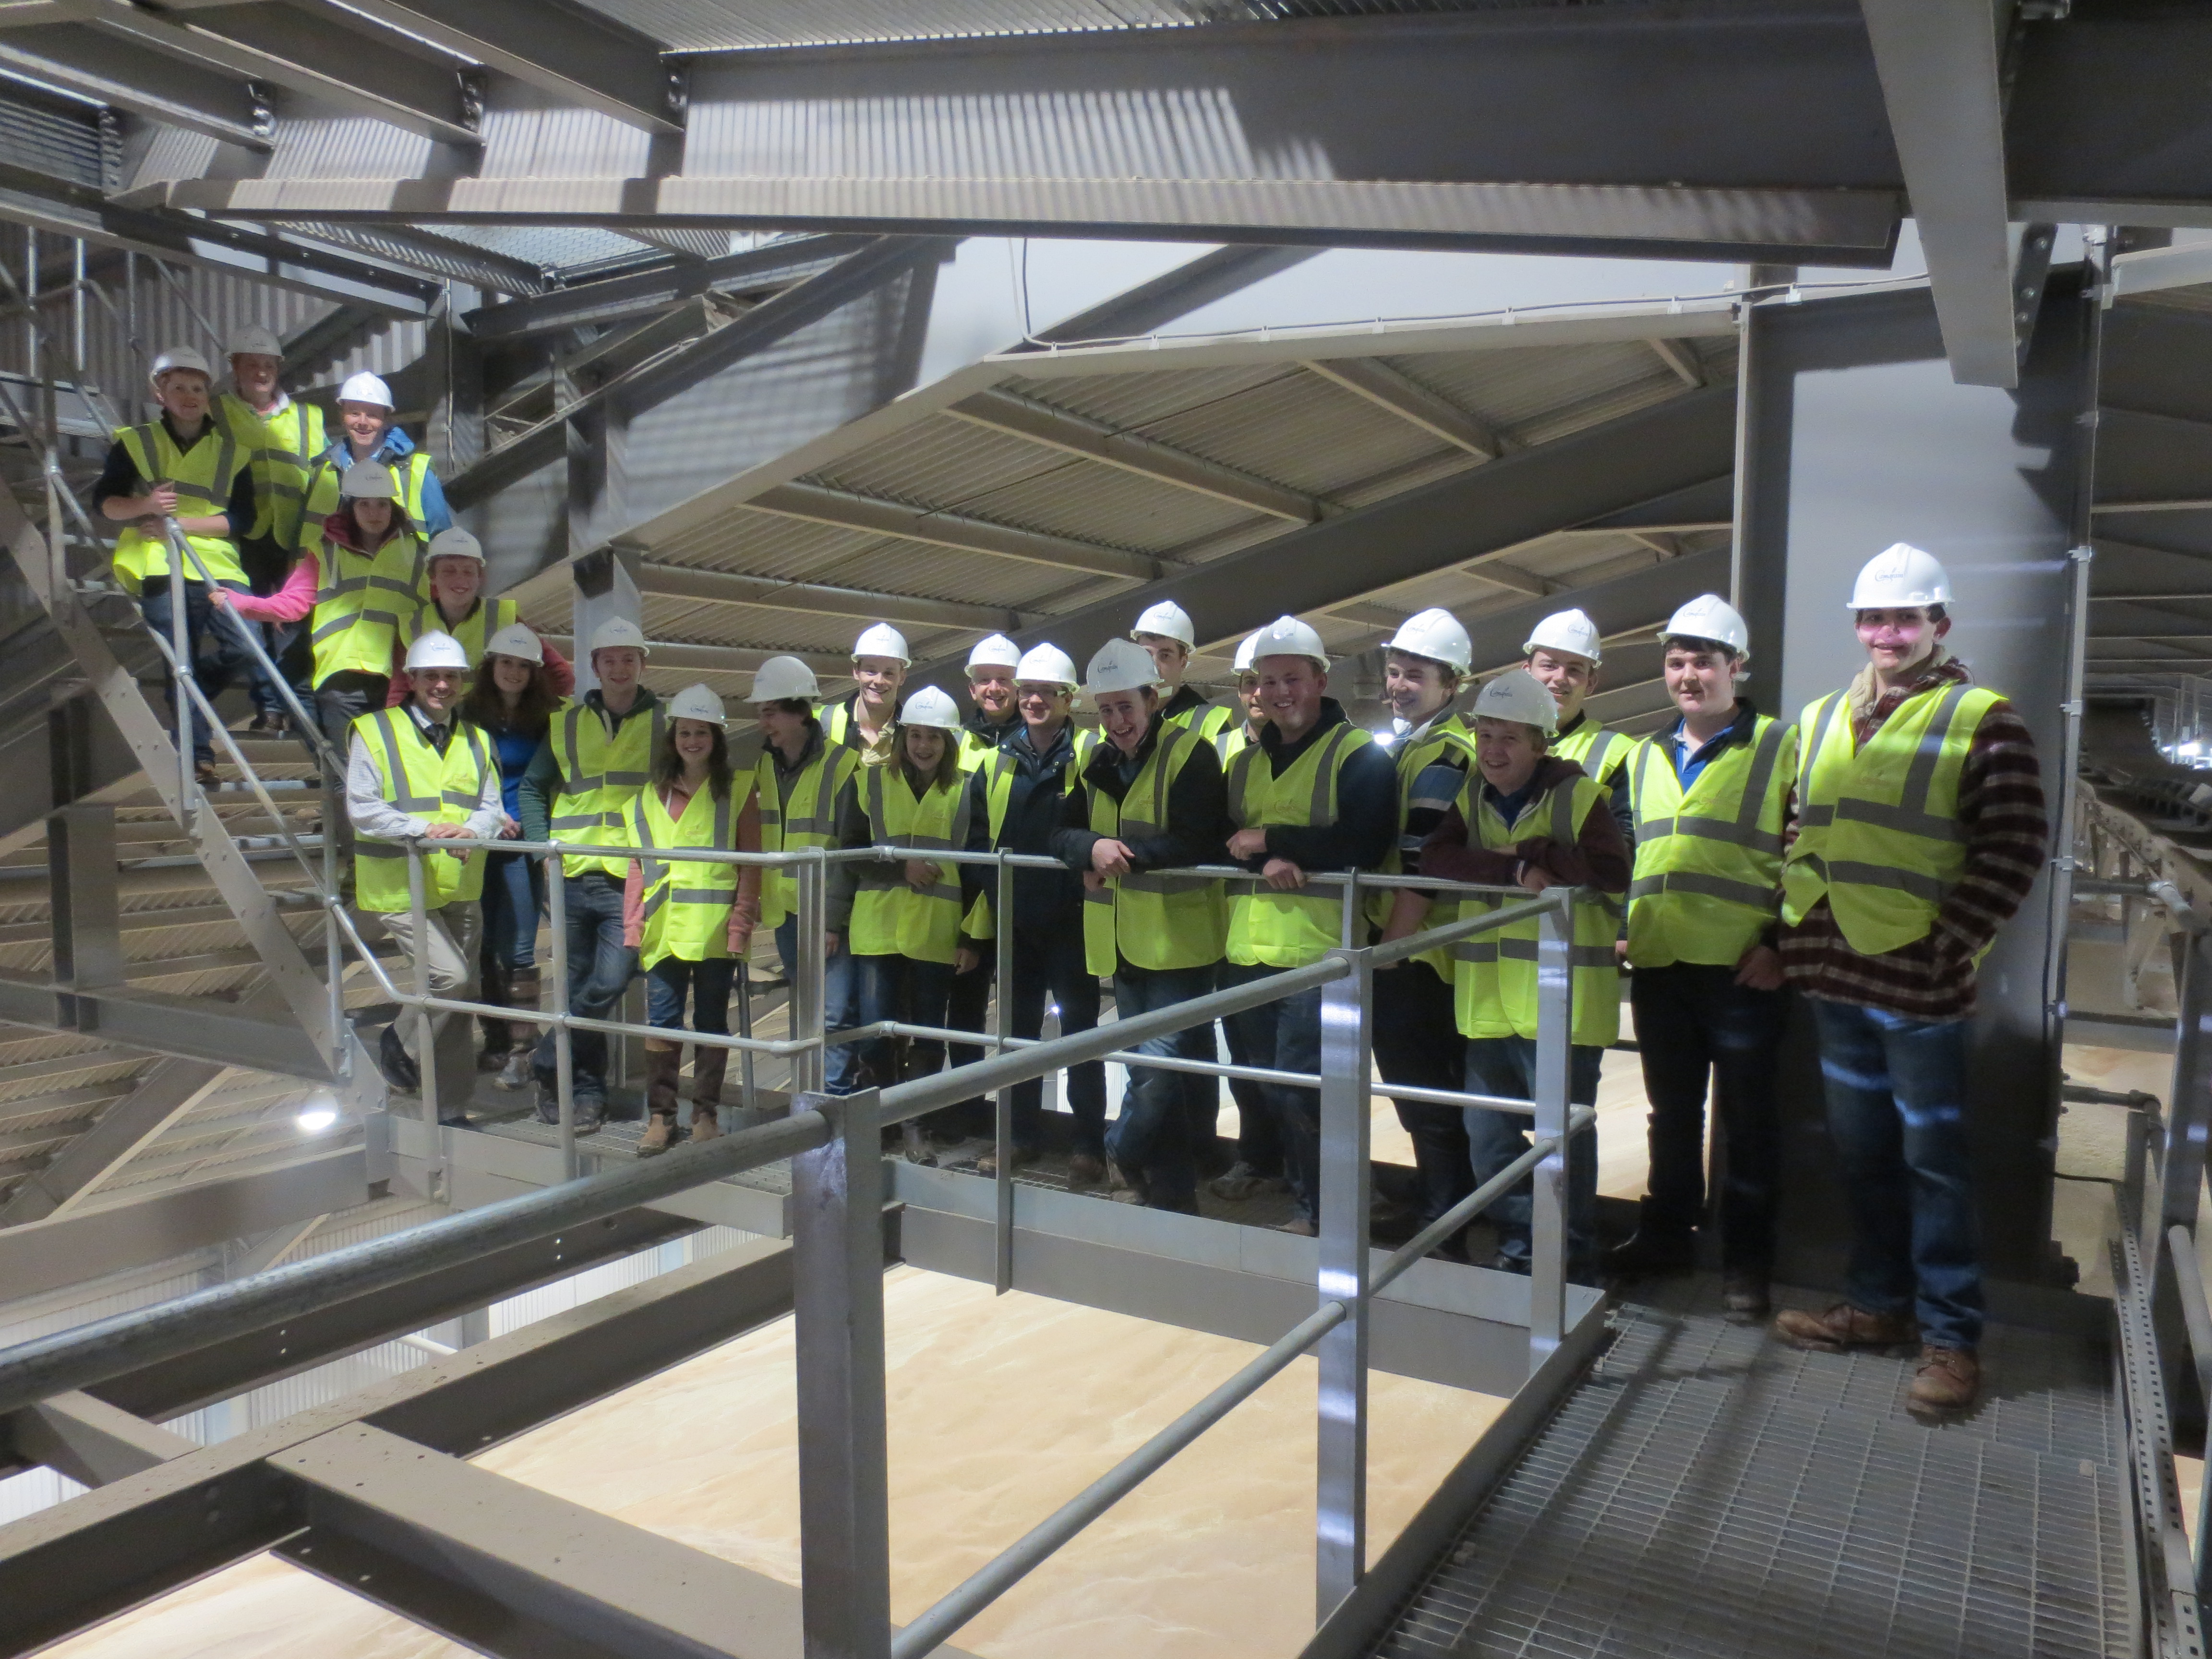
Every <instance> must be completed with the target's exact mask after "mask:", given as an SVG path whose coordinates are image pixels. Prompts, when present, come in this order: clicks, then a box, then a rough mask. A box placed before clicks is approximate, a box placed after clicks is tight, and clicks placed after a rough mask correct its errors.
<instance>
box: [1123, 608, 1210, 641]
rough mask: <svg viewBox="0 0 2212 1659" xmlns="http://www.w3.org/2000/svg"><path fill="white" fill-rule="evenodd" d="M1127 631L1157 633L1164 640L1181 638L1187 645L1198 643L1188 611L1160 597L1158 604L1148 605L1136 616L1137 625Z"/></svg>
mask: <svg viewBox="0 0 2212 1659" xmlns="http://www.w3.org/2000/svg"><path fill="white" fill-rule="evenodd" d="M1129 632H1130V633H1132V634H1157V635H1159V636H1160V638H1162V639H1164V640H1181V641H1182V642H1183V643H1184V644H1185V645H1188V646H1194V645H1196V644H1197V643H1198V635H1197V634H1196V633H1195V632H1194V630H1193V629H1192V628H1191V625H1190V612H1189V611H1186V610H1184V609H1183V608H1182V606H1181V605H1177V604H1176V602H1175V601H1174V600H1173V599H1162V600H1161V601H1160V602H1159V603H1158V605H1151V606H1148V607H1147V608H1146V611H1145V614H1144V615H1143V616H1141V617H1138V618H1137V625H1136V626H1135V627H1134V628H1133V629H1130V630H1129Z"/></svg>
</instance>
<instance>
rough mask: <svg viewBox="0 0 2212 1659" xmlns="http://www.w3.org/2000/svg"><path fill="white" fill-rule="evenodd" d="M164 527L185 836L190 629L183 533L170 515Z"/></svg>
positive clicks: (192, 784) (192, 782)
mask: <svg viewBox="0 0 2212 1659" xmlns="http://www.w3.org/2000/svg"><path fill="white" fill-rule="evenodd" d="M164 528H165V529H166V531H167V535H168V541H169V643H170V645H171V646H172V647H173V648H174V649H175V651H176V653H177V659H176V661H175V663H174V664H173V665H171V667H170V671H169V672H170V678H173V680H174V681H175V682H176V684H175V687H174V688H173V690H172V692H171V695H170V699H169V702H170V711H169V712H170V718H171V724H172V725H173V726H174V727H175V730H176V737H177V822H178V823H179V824H180V825H182V826H183V829H184V831H185V834H186V835H188V836H189V835H191V833H192V812H193V806H194V802H193V791H194V789H195V788H196V787H197V779H196V778H195V777H194V776H193V774H192V700H191V694H190V693H189V692H187V691H186V690H185V681H187V680H189V679H191V678H192V653H191V628H190V627H189V626H188V625H187V622H186V617H185V559H184V546H183V544H184V539H185V535H184V532H183V531H182V530H181V529H180V528H179V526H178V524H177V521H176V520H174V519H169V520H165V521H164Z"/></svg>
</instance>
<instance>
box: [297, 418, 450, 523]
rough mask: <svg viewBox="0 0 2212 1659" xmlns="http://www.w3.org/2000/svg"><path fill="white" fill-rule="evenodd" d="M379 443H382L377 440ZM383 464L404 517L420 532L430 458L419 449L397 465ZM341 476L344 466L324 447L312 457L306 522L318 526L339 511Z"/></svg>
mask: <svg viewBox="0 0 2212 1659" xmlns="http://www.w3.org/2000/svg"><path fill="white" fill-rule="evenodd" d="M380 442H381V441H380ZM339 443H340V444H341V445H344V444H345V443H346V440H344V439H340V440H339ZM346 453H348V454H350V453H352V451H351V449H350V448H348V449H347V451H346ZM384 464H385V465H386V466H389V467H391V469H392V477H394V478H396V479H397V480H398V483H399V505H400V507H402V508H403V509H404V511H405V513H406V514H407V522H408V523H409V524H410V525H412V526H414V527H415V529H416V531H417V532H420V531H421V530H422V480H423V479H424V478H426V477H428V476H429V473H430V458H429V456H428V454H426V453H423V452H422V450H419V449H415V450H410V451H409V452H408V453H406V454H405V455H404V456H401V457H399V458H398V460H397V462H396V463H395V462H392V461H386V463H384ZM346 465H348V466H349V465H352V463H351V462H350V461H349V462H348V463H347V464H346ZM344 476H345V467H343V466H340V465H337V463H336V462H334V461H332V460H331V452H330V451H329V450H328V449H327V448H326V449H325V450H324V451H323V453H321V454H319V455H318V456H316V457H315V459H314V462H313V465H310V466H309V467H308V469H307V509H306V513H305V514H304V519H305V521H306V522H307V523H310V524H314V525H320V524H321V523H322V521H323V520H325V519H327V518H328V517H330V515H331V513H335V512H337V510H338V504H339V501H341V499H342V495H341V491H342V488H343V479H344Z"/></svg>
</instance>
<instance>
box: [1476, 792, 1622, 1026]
mask: <svg viewBox="0 0 2212 1659" xmlns="http://www.w3.org/2000/svg"><path fill="white" fill-rule="evenodd" d="M1605 799H1606V791H1605V789H1604V788H1603V787H1602V786H1601V785H1599V784H1598V783H1596V782H1595V781H1593V780H1591V779H1590V778H1589V777H1588V776H1582V777H1571V778H1568V779H1566V780H1565V781H1563V782H1560V783H1558V784H1555V785H1553V787H1552V788H1551V790H1550V791H1549V792H1548V793H1546V794H1545V795H1543V796H1542V797H1541V799H1536V800H1533V801H1530V802H1529V803H1528V804H1527V805H1525V806H1523V807H1522V809H1521V813H1520V816H1519V817H1516V819H1515V820H1514V821H1513V822H1512V823H1510V824H1509V823H1506V822H1505V821H1504V818H1502V817H1499V816H1498V809H1497V808H1496V807H1495V806H1493V805H1491V803H1490V801H1489V799H1488V798H1487V796H1486V795H1485V794H1484V793H1483V783H1482V774H1481V773H1480V771H1478V770H1475V769H1469V770H1468V777H1467V781H1466V782H1465V783H1464V784H1463V785H1462V786H1461V788H1460V796H1459V809H1460V816H1461V817H1462V818H1464V819H1465V820H1466V821H1467V826H1468V845H1469V846H1479V847H1482V848H1487V849H1488V850H1490V851H1492V852H1509V851H1510V850H1511V849H1512V848H1513V847H1514V846H1516V844H1517V843H1519V842H1522V841H1525V840H1527V839H1528V836H1530V835H1531V834H1533V833H1536V831H1535V829H1534V823H1541V825H1542V829H1541V833H1542V834H1543V835H1544V836H1545V837H1546V838H1547V839H1548V840H1550V841H1553V842H1557V843H1558V844H1559V845H1560V846H1563V847H1571V846H1573V845H1574V844H1575V843H1576V842H1577V841H1578V840H1579V839H1580V838H1581V836H1582V827H1583V823H1584V821H1585V820H1587V819H1588V817H1589V815H1590V813H1591V812H1593V811H1604V810H1605ZM1508 902H1511V901H1509V900H1506V899H1503V898H1492V897H1488V896H1485V897H1480V898H1468V899H1462V901H1461V902H1460V906H1459V915H1458V917H1457V918H1456V919H1457V920H1459V921H1470V920H1472V919H1473V918H1474V917H1476V916H1480V915H1486V914H1488V913H1489V912H1490V911H1492V910H1495V909H1498V908H1500V907H1501V906H1502V905H1504V904H1505V903H1508ZM1618 915H1619V911H1618V909H1617V908H1615V907H1613V906H1612V905H1611V904H1608V903H1604V902H1595V903H1592V902H1582V903H1577V905H1576V906H1575V908H1574V931H1573V933H1572V935H1571V939H1570V941H1569V944H1568V947H1567V960H1568V965H1569V967H1570V969H1571V979H1572V993H1573V1002H1574V1016H1573V1021H1572V1026H1571V1036H1572V1040H1573V1042H1575V1043H1576V1044H1577V1046H1578V1047H1590V1048H1604V1047H1607V1046H1608V1045H1610V1044H1611V1043H1612V1042H1613V1041H1614V1039H1615V1038H1617V1037H1618V1036H1620V967H1619V963H1618V959H1617V957H1616V955H1615V952H1614V950H1613V941H1614V939H1616V938H1617V936H1618V935H1619V933H1620V927H1619V923H1618V921H1616V917H1617V916H1618ZM1541 932H1542V923H1541V921H1540V920H1538V919H1536V918H1533V917H1532V918H1530V919H1529V920H1528V921H1519V922H1512V923H1509V924H1508V925H1507V926H1505V927H1502V928H1493V929H1492V930H1491V931H1490V932H1489V933H1477V934H1475V935H1474V938H1472V939H1462V940H1461V941H1460V942H1459V943H1458V944H1456V945H1453V946H1452V947H1451V957H1452V988H1453V1005H1454V1015H1455V1020H1456V1022H1457V1024H1458V1026H1459V1030H1460V1035H1461V1036H1468V1037H1505V1036H1522V1037H1533V1036H1535V1035H1536V1004H1537V947H1538V945H1539V943H1540V940H1541Z"/></svg>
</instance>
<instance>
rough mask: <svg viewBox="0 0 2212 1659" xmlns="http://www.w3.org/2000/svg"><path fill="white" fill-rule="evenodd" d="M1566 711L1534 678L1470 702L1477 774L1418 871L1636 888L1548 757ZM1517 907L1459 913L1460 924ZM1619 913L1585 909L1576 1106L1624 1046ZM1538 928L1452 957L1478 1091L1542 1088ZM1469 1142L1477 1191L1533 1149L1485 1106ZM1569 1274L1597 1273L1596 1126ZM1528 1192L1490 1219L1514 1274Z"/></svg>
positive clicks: (1588, 1137)
mask: <svg viewBox="0 0 2212 1659" xmlns="http://www.w3.org/2000/svg"><path fill="white" fill-rule="evenodd" d="M1558 727H1559V705H1558V704H1557V703H1555V702H1553V700H1552V694H1551V692H1550V691H1549V690H1547V689H1546V688H1545V687H1544V685H1543V684H1542V683H1541V681H1539V680H1538V679H1537V678H1535V676H1534V675H1533V674H1531V673H1529V672H1528V671H1527V670H1526V669H1522V668H1513V669H1508V670H1507V671H1505V672H1504V673H1503V674H1500V675H1498V677H1497V678H1495V679H1492V681H1490V682H1489V683H1488V684H1486V685H1485V686H1484V687H1483V688H1482V690H1481V691H1480V693H1478V694H1477V696H1476V697H1475V700H1474V729H1475V743H1474V768H1473V769H1471V770H1470V771H1469V772H1468V775H1467V779H1466V781H1465V782H1464V783H1463V784H1462V786H1461V788H1460V793H1459V799H1457V800H1456V801H1455V802H1454V803H1453V805H1452V806H1451V809H1450V810H1449V811H1447V812H1446V813H1445V814H1444V818H1443V823H1439V824H1438V825H1437V827H1436V829H1434V830H1433V831H1431V833H1430V836H1429V838H1428V840H1427V841H1425V842H1423V843H1422V845H1421V873H1422V874H1423V875H1425V876H1440V877H1442V878H1443V879H1445V880H1447V881H1464V882H1473V883H1479V884H1482V885H1484V886H1491V887H1521V888H1525V889H1526V890H1528V891H1529V892H1531V893H1541V892H1542V891H1543V890H1545V889H1546V888H1547V887H1589V888H1595V890H1597V891H1598V892H1600V893H1607V894H1613V895H1616V896H1618V895H1620V894H1624V893H1626V891H1627V890H1628V881H1629V854H1628V848H1627V844H1626V842H1625V841H1624V840H1623V839H1622V836H1621V834H1620V825H1619V824H1617V823H1614V822H1613V815H1612V813H1611V812H1609V811H1605V810H1604V807H1605V801H1606V794H1605V791H1604V790H1603V789H1602V788H1601V787H1599V786H1598V785H1597V784H1596V783H1595V782H1593V781H1591V780H1590V779H1589V777H1588V776H1587V775H1584V773H1583V769H1582V768H1581V767H1579V766H1577V765H1576V764H1575V763H1574V762H1572V761H1568V760H1561V759H1559V757H1556V756H1554V755H1553V754H1551V753H1550V752H1549V750H1550V745H1551V741H1552V738H1553V735H1554V733H1555V732H1557V730H1558ZM1509 902H1512V901H1511V900H1510V899H1507V898H1504V897H1490V896H1485V897H1480V898H1468V899H1462V901H1461V902H1460V907H1459V916H1458V920H1461V921H1467V920H1469V919H1471V918H1473V917H1475V916H1479V915H1484V914H1485V913H1486V912H1488V911H1491V910H1494V909H1497V908H1499V907H1500V906H1501V905H1504V904H1506V903H1509ZM1618 917H1619V912H1618V911H1617V910H1614V909H1613V908H1610V907H1608V906H1606V905H1602V904H1595V903H1583V904H1577V906H1576V907H1575V917H1574V933H1573V939H1572V942H1571V947H1570V948H1571V955H1570V958H1569V960H1570V965H1571V972H1572V975H1573V989H1574V1024H1573V1025H1572V1027H1571V1032H1570V1038H1571V1042H1572V1044H1573V1053H1572V1056H1571V1060H1570V1061H1569V1064H1568V1068H1567V1097H1568V1099H1569V1100H1571V1102H1573V1103H1574V1104H1576V1105H1577V1106H1589V1105H1594V1104H1595V1103H1596V1100H1597V1079H1598V1066H1599V1062H1600V1061H1601V1060H1602V1059H1603V1057H1604V1054H1605V1051H1606V1049H1607V1048H1609V1047H1610V1046H1611V1045H1612V1043H1613V1041H1614V1039H1615V1038H1616V1037H1618V1036H1620V965H1619V963H1618V960H1617V959H1616V957H1615V956H1614V952H1613V945H1614V942H1615V939H1616V936H1617V935H1618V933H1619V932H1620V925H1619V921H1618ZM1539 931H1540V924H1539V923H1538V921H1536V919H1535V918H1534V917H1531V918H1530V919H1529V920H1528V921H1522V922H1514V923H1510V924H1508V925H1507V926H1505V927H1502V928H1499V929H1498V930H1496V931H1493V932H1491V933H1479V934H1477V935H1476V936H1475V937H1474V938H1473V939H1467V940H1463V941H1462V942H1461V943H1460V944H1458V945H1453V946H1452V947H1451V954H1452V989H1453V1000H1454V1005H1455V1016H1456V1023H1457V1024H1458V1027H1459V1031H1460V1035H1461V1036H1463V1037H1465V1038H1466V1039H1467V1049H1466V1064H1467V1072H1466V1083H1465V1087H1466V1089H1467V1091H1468V1093H1470V1094H1486V1095H1498V1096H1502V1097H1506V1098H1508V1099H1513V1100H1528V1099H1531V1098H1533V1097H1534V1094H1535V1084H1536V1003H1537V990H1536V979H1537V968H1536V944H1537V936H1538V933H1539ZM1466 1122H1467V1138H1468V1148H1469V1156H1470V1158H1471V1159H1472V1163H1473V1170H1472V1173H1473V1175H1474V1182H1475V1184H1476V1185H1477V1186H1480V1185H1481V1184H1482V1183H1483V1182H1486V1181H1488V1180H1490V1179H1492V1177H1493V1176H1497V1175H1498V1173H1499V1172H1500V1171H1502V1170H1504V1168H1505V1166H1506V1165H1507V1164H1510V1163H1512V1162H1513V1160H1514V1159H1516V1158H1519V1157H1520V1156H1521V1155H1522V1153H1523V1152H1527V1151H1528V1127H1529V1121H1528V1118H1526V1117H1524V1116H1522V1115H1519V1114H1516V1113H1508V1112H1499V1111H1492V1110H1491V1109H1488V1108H1486V1107H1480V1106H1471V1107H1469V1108H1468V1109H1467V1113H1466ZM1566 1163H1567V1261H1568V1272H1569V1273H1570V1275H1571V1277H1573V1278H1574V1279H1577V1281H1578V1282H1580V1283H1582V1284H1585V1285H1587V1284H1590V1283H1592V1282H1594V1280H1595V1274H1596V1271H1597V1266H1598V1263H1597V1132H1596V1130H1595V1128H1591V1129H1586V1130H1584V1131H1583V1133H1580V1134H1578V1135H1576V1136H1575V1137H1574V1138H1573V1139H1572V1140H1571V1142H1570V1143H1569V1145H1568V1147H1567V1157H1566ZM1529 1194H1530V1187H1529V1183H1528V1182H1526V1181H1523V1182H1522V1183H1521V1184H1520V1185H1519V1186H1518V1187H1517V1188H1515V1190H1514V1191H1513V1192H1511V1193H1510V1194H1507V1195H1506V1196H1505V1197H1504V1198H1502V1199H1500V1200H1498V1202H1497V1203H1496V1204H1494V1205H1492V1206H1491V1209H1490V1212H1489V1213H1490V1218H1491V1221H1492V1225H1494V1226H1495V1227H1496V1229H1497V1232H1498V1259H1497V1261H1495V1262H1494V1263H1493V1264H1492V1265H1493V1266H1495V1267H1499V1268H1502V1269H1504V1270H1505V1271H1507V1272H1510V1273H1527V1272H1528V1267H1529V1223H1530V1217H1531V1211H1532V1205H1531V1201H1530V1196H1529Z"/></svg>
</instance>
